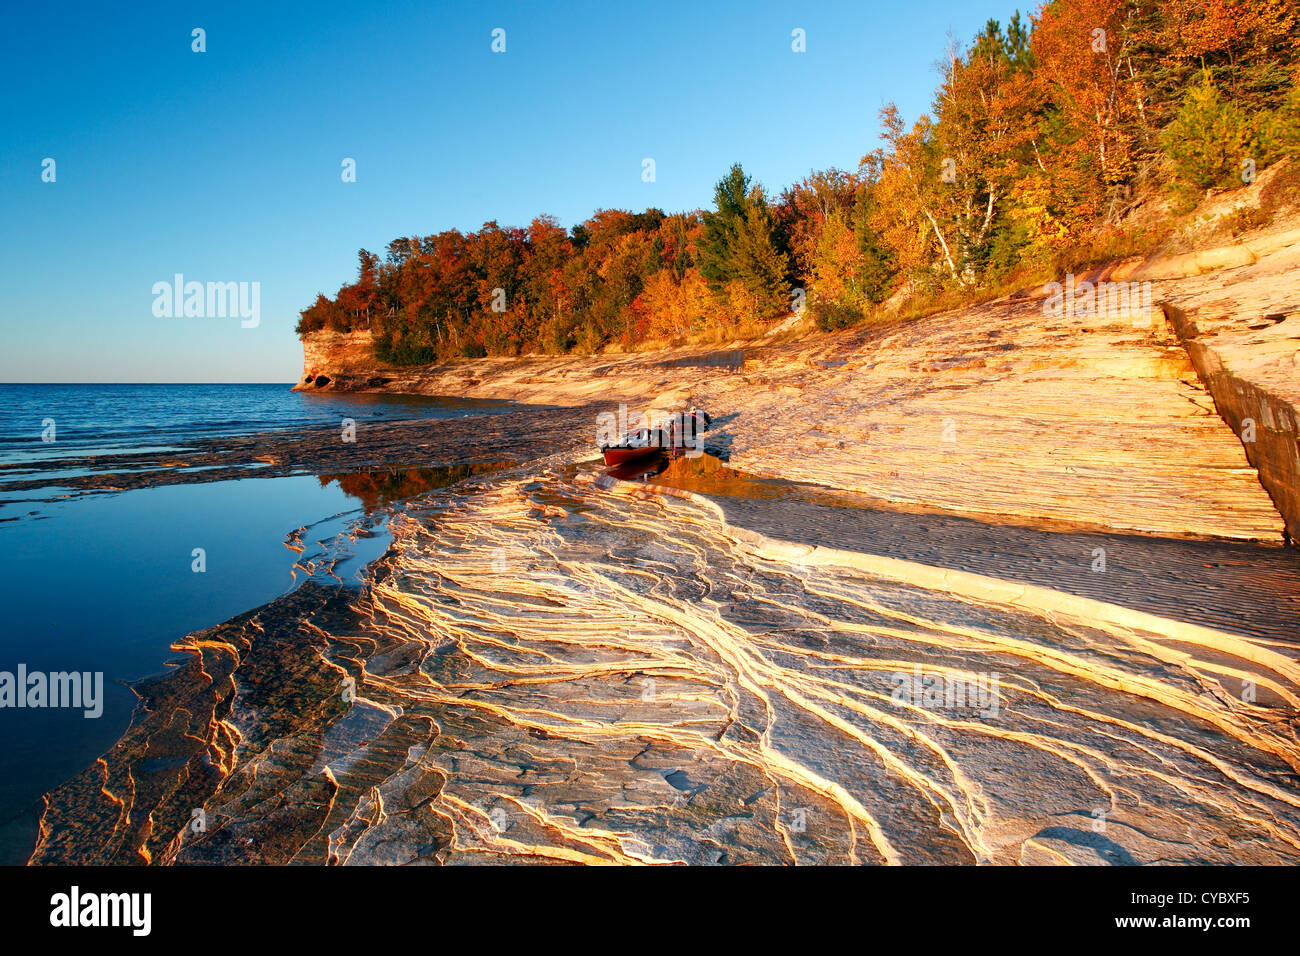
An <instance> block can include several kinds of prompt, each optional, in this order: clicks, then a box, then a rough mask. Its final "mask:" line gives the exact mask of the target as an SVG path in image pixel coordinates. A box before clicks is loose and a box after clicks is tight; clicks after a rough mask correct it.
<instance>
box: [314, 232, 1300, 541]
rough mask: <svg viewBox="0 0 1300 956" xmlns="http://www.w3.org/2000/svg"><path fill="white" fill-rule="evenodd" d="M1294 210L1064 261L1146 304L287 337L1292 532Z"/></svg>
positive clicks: (999, 486)
mask: <svg viewBox="0 0 1300 956" xmlns="http://www.w3.org/2000/svg"><path fill="white" fill-rule="evenodd" d="M1295 227H1296V220H1295V219H1294V218H1292V219H1291V220H1289V221H1287V222H1284V223H1279V225H1278V228H1275V229H1273V230H1271V231H1269V232H1268V233H1267V234H1265V235H1262V236H1256V237H1254V238H1251V237H1243V238H1242V239H1241V240H1239V241H1238V242H1237V243H1236V245H1235V246H1234V247H1233V248H1232V250H1231V254H1229V253H1228V252H1225V250H1224V249H1209V250H1202V251H1200V252H1198V253H1196V254H1195V261H1183V260H1181V259H1177V258H1171V257H1169V256H1165V257H1151V258H1149V259H1147V260H1144V261H1137V262H1129V263H1124V264H1123V266H1124V268H1123V269H1119V268H1110V267H1107V268H1105V269H1103V270H1101V271H1100V272H1097V273H1093V274H1091V275H1090V276H1084V277H1080V280H1081V281H1082V280H1083V279H1087V280H1088V281H1091V282H1096V281H1100V280H1102V279H1104V280H1105V281H1107V282H1114V281H1117V276H1118V275H1120V274H1121V273H1122V274H1124V275H1126V277H1127V280H1128V281H1129V282H1134V283H1139V284H1140V283H1141V282H1143V281H1145V282H1149V283H1150V286H1149V287H1147V290H1146V291H1144V292H1143V294H1142V295H1141V296H1137V299H1136V301H1135V302H1131V304H1132V305H1134V307H1135V308H1136V307H1137V306H1139V305H1140V306H1142V307H1143V308H1145V303H1147V302H1149V303H1151V305H1152V306H1153V308H1152V309H1151V311H1150V314H1146V315H1134V314H1130V313H1128V312H1125V311H1124V310H1123V309H1121V310H1120V311H1118V312H1114V314H1065V315H1059V314H1056V313H1052V312H1051V310H1049V309H1048V304H1049V302H1048V301H1045V300H1044V296H1045V295H1046V292H1045V291H1044V290H1043V289H1039V290H1032V291H1028V292H1024V293H1017V294H1016V295H1013V296H1010V297H1007V298H1004V299H1000V300H997V301H994V302H989V303H986V304H984V305H981V306H976V307H970V308H964V309H957V310H954V311H952V312H948V313H943V314H939V315H932V316H928V317H926V318H923V319H917V320H913V321H909V322H901V323H886V324H882V325H867V326H862V327H858V328H856V329H853V330H849V331H846V332H841V333H833V334H827V333H817V332H814V331H812V330H806V331H804V332H803V333H802V334H800V335H799V336H798V337H797V338H796V339H794V340H792V341H786V342H778V341H771V340H769V341H755V342H748V343H744V344H743V347H741V348H738V349H735V350H732V351H717V352H708V351H705V350H702V349H699V348H695V349H671V350H665V351H660V352H652V353H651V352H646V353H632V354H601V355H596V356H584V355H565V356H524V357H519V358H485V359H473V360H460V361H454V362H447V363H442V364H438V365H428V366H420V367H412V368H394V367H386V366H383V365H381V364H379V363H377V362H376V361H375V360H374V358H373V357H372V348H371V341H370V337H369V334H368V333H366V332H355V333H351V334H342V333H334V332H321V333H316V334H313V335H311V336H308V337H307V339H306V340H305V341H304V343H303V347H304V354H305V368H304V380H303V382H302V383H301V384H300V385H299V387H300V388H312V389H315V388H325V389H341V390H375V391H380V390H382V391H388V392H394V393H411V394H430V395H457V396H464V397H467V398H499V399H512V400H515V401H520V402H526V403H542V404H553V405H580V404H595V405H597V406H599V407H601V408H606V409H608V410H609V411H610V412H611V413H616V412H617V410H618V407H619V403H626V405H627V407H628V410H629V411H632V412H639V411H641V410H646V409H651V408H658V409H663V410H667V411H671V410H675V409H680V408H681V407H682V406H683V404H699V405H701V406H703V407H705V408H707V409H708V410H709V411H710V412H712V413H713V415H714V417H715V424H716V427H715V429H714V431H713V433H712V440H713V443H714V444H715V445H717V446H718V447H721V448H725V449H726V451H727V453H728V454H730V456H731V461H732V463H733V465H734V466H735V467H737V468H740V469H742V470H744V471H747V472H749V473H751V474H756V475H760V476H766V477H777V478H787V479H796V480H801V481H807V482H813V483H815V484H820V485H825V486H829V487H835V488H844V489H849V490H854V491H858V492H863V493H866V494H869V495H871V496H873V497H875V498H878V499H884V500H886V501H889V502H893V503H895V504H897V505H900V506H906V507H912V506H917V507H927V508H938V509H941V510H945V511H954V512H958V513H963V512H964V513H969V514H972V515H974V516H997V517H998V518H999V519H1007V520H1012V521H1027V522H1035V521H1055V522H1066V523H1068V524H1071V525H1078V524H1086V525H1090V526H1099V527H1106V528H1112V529H1117V530H1127V531H1137V532H1144V533H1151V534H1160V535H1166V536H1179V535H1189V534H1190V535H1198V536H1199V535H1204V536H1212V537H1224V538H1238V539H1251V540H1265V541H1280V539H1281V538H1282V537H1283V531H1284V528H1285V530H1286V531H1287V532H1289V535H1290V537H1291V538H1292V541H1293V542H1294V541H1296V540H1297V538H1300V457H1298V455H1300V451H1298V446H1297V443H1296V442H1297V427H1300V384H1298V383H1300V352H1298V351H1297V349H1300V333H1298V332H1297V330H1296V328H1295V324H1296V322H1297V321H1300V312H1297V308H1298V306H1297V304H1298V303H1300V232H1297V231H1296V228H1295ZM1225 248H1227V247H1225ZM1134 295H1136V293H1134ZM1107 301H1108V302H1109V299H1108V300H1107ZM1122 301H1123V300H1122V299H1121V302H1122ZM1162 306H1163V307H1164V308H1163V311H1162V309H1161V307H1162ZM1105 311H1106V313H1110V312H1112V311H1113V310H1111V309H1109V307H1108V309H1107V310H1105ZM1049 313H1050V314H1049ZM1166 317H1167V318H1168V320H1169V321H1168V323H1166V321H1165V318H1166ZM1138 319H1141V321H1138ZM1216 405H1217V408H1216ZM1225 421H1226V425H1225ZM591 428H592V431H591V435H592V438H593V440H594V438H595V435H596V423H595V422H594V421H593V423H592V426H591ZM1243 446H1244V447H1243ZM1261 485H1262V487H1261ZM1279 512H1280V514H1279Z"/></svg>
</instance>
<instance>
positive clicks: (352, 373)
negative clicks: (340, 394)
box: [294, 329, 394, 391]
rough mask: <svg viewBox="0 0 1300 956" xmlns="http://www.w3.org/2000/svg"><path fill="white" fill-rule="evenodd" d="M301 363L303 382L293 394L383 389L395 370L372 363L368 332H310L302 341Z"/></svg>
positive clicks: (300, 382)
mask: <svg viewBox="0 0 1300 956" xmlns="http://www.w3.org/2000/svg"><path fill="white" fill-rule="evenodd" d="M302 359H303V362H302V366H303V367H302V378H301V379H299V380H298V384H297V385H295V386H294V390H295V391H305V390H307V389H338V390H342V391H348V390H357V389H365V388H383V387H384V386H385V385H388V384H389V383H390V382H391V381H392V379H393V372H394V370H393V369H392V368H391V367H389V366H387V365H384V364H383V363H382V362H379V361H377V360H376V359H375V356H374V348H373V340H372V339H371V336H370V331H369V330H368V329H362V330H360V331H356V332H335V331H332V330H328V329H326V330H322V331H319V332H312V333H310V334H309V335H306V336H304V337H303V340H302Z"/></svg>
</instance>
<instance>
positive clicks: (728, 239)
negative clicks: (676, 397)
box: [298, 0, 1300, 364]
mask: <svg viewBox="0 0 1300 956" xmlns="http://www.w3.org/2000/svg"><path fill="white" fill-rule="evenodd" d="M1297 54H1300V14H1298V13H1297V9H1296V4H1295V3H1294V2H1293V0H1051V2H1049V3H1047V4H1045V5H1044V6H1043V7H1042V8H1040V9H1039V10H1038V12H1037V13H1035V14H1034V15H1033V16H1032V17H1030V18H1028V19H1026V18H1022V17H1021V16H1020V15H1019V14H1017V15H1015V16H1013V17H1012V18H1011V20H1010V21H1009V22H1008V23H1007V24H1006V25H1005V27H1004V26H1003V25H1001V24H999V23H998V22H997V21H994V20H990V21H988V23H987V24H986V25H985V27H984V28H983V29H982V30H981V31H980V32H979V34H978V35H977V36H976V37H974V39H973V40H971V42H969V43H968V44H965V45H964V46H963V45H958V44H956V43H953V44H952V45H950V47H949V49H948V50H947V51H946V53H945V55H944V57H943V59H942V61H941V63H940V67H939V73H940V78H939V85H938V88H937V90H936V92H935V95H934V100H933V103H932V106H931V109H930V111H929V112H928V113H927V114H925V115H923V116H921V117H919V118H918V119H916V120H915V121H913V122H912V123H911V124H910V125H909V123H908V122H907V121H906V120H905V118H904V117H903V116H902V115H901V113H900V112H899V110H898V109H897V108H896V107H895V106H894V105H892V104H890V105H887V106H886V107H885V108H884V109H883V110H881V111H880V116H879V119H880V125H881V135H880V139H881V145H880V146H879V148H877V149H875V150H873V151H871V152H869V153H867V154H866V155H865V156H863V157H862V159H861V161H860V163H859V166H858V168H857V169H856V170H853V171H846V170H840V169H833V168H832V169H826V170H821V171H816V172H812V173H810V174H809V175H808V176H807V177H805V178H804V179H803V180H802V181H800V182H798V183H795V184H794V185H792V186H789V187H788V188H786V189H785V190H783V191H782V192H781V193H780V194H779V195H775V196H773V195H771V194H769V193H768V192H767V191H766V190H765V189H764V188H763V187H762V186H761V185H759V184H756V183H754V182H753V181H752V180H751V178H750V177H749V176H747V175H746V174H745V172H744V170H743V168H742V167H741V166H740V165H739V164H737V165H735V166H733V167H732V168H731V169H730V170H729V171H728V172H727V173H726V175H724V176H723V177H722V179H721V180H719V182H718V183H717V185H716V187H715V189H714V195H713V203H712V207H711V208H710V209H707V210H697V211H692V212H683V213H672V214H668V213H665V212H663V211H662V210H659V209H647V210H645V211H644V212H641V213H632V212H626V211H622V210H614V209H602V210H600V211H598V212H596V213H595V214H594V215H593V216H592V217H591V218H589V219H588V220H586V221H585V222H583V223H580V224H578V225H575V226H573V227H572V228H571V229H569V230H567V231H566V230H565V229H564V228H563V227H562V226H561V225H560V223H559V222H558V221H557V220H556V219H555V218H554V217H551V216H538V217H537V218H536V219H534V220H533V221H532V222H531V223H530V224H529V225H528V226H527V227H525V228H514V227H502V226H500V225H498V224H497V223H496V222H488V223H485V224H484V225H483V226H482V228H480V229H479V230H478V231H477V232H470V233H461V232H459V231H457V230H448V231H445V232H441V233H438V234H436V235H431V236H424V237H409V238H401V239H395V240H394V241H392V242H390V243H389V244H388V247H387V249H386V250H385V255H384V257H383V259H382V260H381V259H380V258H379V256H377V255H375V254H373V253H370V252H368V251H366V250H364V249H363V250H361V252H360V253H359V259H360V263H359V270H358V277H357V279H356V281H355V282H351V283H348V284H346V285H344V286H343V287H342V288H341V289H340V290H339V291H338V293H337V294H336V295H335V296H334V297H333V298H329V297H326V296H324V295H320V296H318V297H317V299H316V301H315V302H314V303H313V304H312V305H311V306H309V307H308V308H306V309H304V310H303V311H302V314H301V320H300V322H299V324H298V331H299V333H300V334H306V333H309V332H312V331H315V330H317V329H322V328H330V329H337V330H353V329H358V328H368V329H370V330H371V332H372V334H373V337H374V342H375V350H376V355H377V357H378V358H380V359H381V360H384V361H388V362H393V363H396V364H421V363H426V362H432V361H437V360H442V359H448V358H458V357H477V356H483V355H517V354H522V353H526V352H546V353H563V352H567V351H570V350H575V349H577V350H582V351H588V352H590V351H595V350H597V349H600V348H603V347H606V346H610V345H618V346H622V347H624V348H633V347H636V346H637V345H639V344H642V343H649V342H655V343H660V342H683V341H699V340H705V339H712V340H718V341H720V340H725V339H734V338H740V337H745V336H747V335H751V334H754V333H755V332H757V331H759V330H761V329H762V328H764V327H766V326H767V325H770V323H771V322H773V321H775V320H777V319H779V318H781V317H782V316H785V315H787V314H789V313H791V312H792V311H800V310H802V309H803V308H805V307H806V308H808V309H809V310H810V311H811V313H812V315H813V316H814V318H815V319H816V321H817V324H818V325H819V326H820V327H821V328H823V329H831V328H841V327H846V326H849V325H853V324H856V323H859V322H862V321H864V320H866V319H870V318H872V317H874V316H876V315H879V314H880V313H881V312H882V310H883V309H885V308H886V304H887V303H888V302H889V301H890V300H891V299H892V300H894V301H897V300H900V299H902V298H905V297H908V296H921V297H924V296H927V295H934V294H956V295H958V296H960V295H961V294H962V293H964V292H975V291H977V290H979V289H982V288H989V287H996V286H998V285H999V284H1000V283H1004V282H1006V281H1007V280H1008V278H1009V277H1015V276H1017V275H1023V274H1028V273H1029V272H1030V271H1032V270H1034V269H1042V268H1044V267H1047V266H1050V265H1051V264H1053V263H1055V262H1059V261H1060V259H1061V257H1062V255H1063V254H1066V253H1068V252H1069V251H1070V250H1071V249H1074V250H1076V251H1077V249H1078V248H1080V247H1081V246H1087V247H1097V248H1100V247H1101V246H1100V245H1098V237H1112V238H1113V237H1116V236H1124V235H1126V234H1129V233H1132V232H1134V231H1135V230H1137V229H1139V228H1140V227H1139V226H1137V225H1135V224H1134V223H1135V222H1136V221H1137V220H1138V219H1139V217H1138V216H1137V215H1136V214H1135V210H1140V209H1141V208H1143V207H1144V206H1145V207H1148V208H1152V207H1156V206H1159V207H1160V208H1167V209H1168V210H1169V211H1171V212H1172V213H1173V214H1178V213H1182V212H1186V211H1189V210H1190V209H1191V208H1192V207H1193V206H1195V204H1196V202H1197V200H1198V199H1199V198H1200V197H1201V196H1202V195H1204V194H1205V193H1206V191H1207V190H1214V189H1221V188H1227V187H1230V186H1234V185H1241V184H1242V183H1243V182H1249V181H1251V180H1252V179H1253V177H1254V176H1255V175H1256V174H1257V172H1258V171H1259V170H1262V169H1263V168H1264V167H1265V166H1267V165H1268V164H1270V163H1272V162H1275V161H1276V160H1278V159H1280V158H1281V157H1283V156H1284V155H1288V154H1292V153H1295V152H1297V149H1298V147H1300V71H1298V70H1297V64H1298V63H1300V56H1298V55H1297ZM1146 221H1147V222H1148V223H1149V221H1150V217H1149V216H1148V217H1147V219H1146ZM1090 244H1091V245H1090Z"/></svg>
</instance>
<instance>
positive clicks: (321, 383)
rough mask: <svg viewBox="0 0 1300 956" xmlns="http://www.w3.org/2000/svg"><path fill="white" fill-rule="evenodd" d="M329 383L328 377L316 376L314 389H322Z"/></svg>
mask: <svg viewBox="0 0 1300 956" xmlns="http://www.w3.org/2000/svg"><path fill="white" fill-rule="evenodd" d="M329 383H330V377H329V376H328V375H317V376H316V387H317V388H324V387H325V386H326V385H328V384H329Z"/></svg>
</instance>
